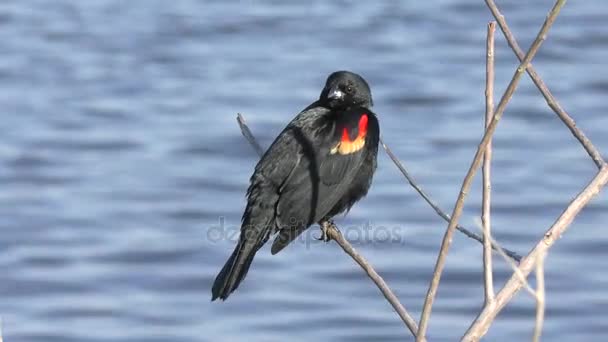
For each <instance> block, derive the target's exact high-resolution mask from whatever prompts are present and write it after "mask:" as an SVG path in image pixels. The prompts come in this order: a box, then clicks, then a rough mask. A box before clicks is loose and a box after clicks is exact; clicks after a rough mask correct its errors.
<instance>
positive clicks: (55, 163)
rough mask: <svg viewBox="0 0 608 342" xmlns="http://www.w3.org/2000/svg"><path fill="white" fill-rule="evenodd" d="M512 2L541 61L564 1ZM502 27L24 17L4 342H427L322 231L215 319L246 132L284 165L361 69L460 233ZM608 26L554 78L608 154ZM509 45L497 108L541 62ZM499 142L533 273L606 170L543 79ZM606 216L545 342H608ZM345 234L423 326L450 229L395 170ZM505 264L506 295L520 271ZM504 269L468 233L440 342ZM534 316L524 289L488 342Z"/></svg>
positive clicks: (512, 217)
mask: <svg viewBox="0 0 608 342" xmlns="http://www.w3.org/2000/svg"><path fill="white" fill-rule="evenodd" d="M498 3H499V5H500V7H501V9H502V10H503V12H504V14H505V15H506V18H507V20H508V22H509V23H510V26H511V28H512V30H513V32H514V33H515V34H516V36H517V38H518V40H519V42H520V45H521V46H522V48H524V49H527V47H528V46H529V44H530V43H531V41H532V39H533V38H534V37H535V36H536V34H537V32H538V29H539V28H540V26H541V24H542V22H543V20H544V18H545V16H546V14H547V12H548V10H549V9H550V7H551V6H552V5H553V1H552V0H537V1H528V2H523V1H519V0H500V1H498ZM490 19H491V17H490V14H489V11H488V10H487V9H486V7H485V5H484V3H483V1H481V0H466V1H465V0H441V1H432V2H422V1H399V2H395V1H377V2H354V1H328V0H322V1H311V2H308V3H306V4H305V3H296V2H283V1H261V0H255V1H254V0H243V1H232V2H228V1H194V0H192V1H182V0H176V1H160V0H150V1H143V0H136V1H119V0H91V1H81V2H76V1H68V0H54V1H50V0H48V1H12V0H4V1H2V2H1V3H0V51H1V53H0V108H1V109H2V116H1V118H2V119H1V120H0V187H1V188H0V228H1V231H2V234H0V270H1V272H0V274H1V277H0V318H1V320H2V327H3V329H2V330H3V334H4V338H5V340H6V341H10V342H14V341H33V342H35V341H45V342H52V341H147V342H151V341H184V342H185V341H239V340H241V341H242V340H247V341H249V342H253V341H285V340H288V341H308V340H311V339H317V340H327V341H329V340H334V341H393V340H394V341H397V340H400V341H401V340H403V339H404V338H405V339H406V340H407V339H408V338H410V337H409V332H408V331H407V330H406V329H405V327H404V326H403V324H402V323H401V321H400V320H399V318H398V317H397V315H396V314H395V313H394V312H393V310H392V308H391V307H390V306H389V305H388V304H387V302H386V301H385V300H384V298H383V297H382V296H381V295H380V294H379V292H378V290H377V288H376V287H375V285H374V284H373V283H372V282H371V281H369V280H368V279H367V278H366V276H365V275H364V273H363V272H362V271H361V269H360V268H359V267H358V266H357V265H355V263H354V262H353V261H352V260H351V259H350V258H349V257H347V256H346V255H345V254H344V253H343V252H342V251H341V250H340V248H338V247H337V246H336V245H335V244H334V243H329V244H324V243H322V242H317V241H315V240H314V237H315V236H317V235H318V228H317V227H314V228H311V229H310V230H308V232H307V234H306V235H305V239H304V240H303V241H300V243H297V244H293V245H291V246H290V247H289V248H287V249H286V250H285V251H283V252H282V253H280V254H278V255H276V256H271V255H270V251H269V248H265V249H263V250H261V251H260V252H259V253H258V256H257V258H256V260H255V262H254V264H253V268H252V271H251V272H250V273H249V275H248V277H247V279H246V281H245V282H244V283H243V284H242V286H241V288H240V289H239V290H238V291H237V292H236V293H235V294H234V295H233V296H232V297H230V298H229V300H228V301H227V302H225V303H215V302H214V303H211V302H210V286H211V283H212V281H213V278H214V277H215V275H216V273H217V272H218V271H219V269H220V267H221V266H222V265H223V263H224V262H225V260H226V259H227V257H228V256H229V254H230V252H231V251H232V249H233V247H234V240H235V238H236V235H235V234H234V233H235V232H236V231H238V224H239V221H240V216H241V214H242V211H243V209H244V204H245V202H244V194H245V191H246V187H247V184H248V178H249V176H250V174H251V172H252V171H253V167H254V165H255V163H256V161H257V157H256V155H255V153H254V152H253V150H252V149H251V147H250V146H249V145H248V144H247V142H246V141H245V140H244V139H243V138H242V137H241V133H240V131H239V128H238V126H237V124H236V121H235V116H236V113H237V112H242V113H243V114H244V115H245V117H246V118H247V120H248V122H249V124H250V127H251V129H252V131H253V132H254V134H256V135H257V137H258V139H259V141H260V142H261V143H262V145H263V146H264V147H266V146H268V144H269V143H270V142H272V140H273V138H274V137H275V136H276V135H277V134H278V133H279V132H280V131H281V129H282V128H283V127H284V125H285V124H286V123H287V122H288V121H289V120H290V119H291V118H292V117H293V116H294V115H295V114H296V113H298V112H299V111H300V110H301V109H302V108H304V107H305V106H307V105H308V104H309V103H311V102H312V101H314V100H315V99H316V98H317V97H318V95H319V92H320V90H321V88H322V86H323V82H324V81H325V78H326V77H327V75H328V74H329V73H330V72H332V71H335V70H340V69H348V70H352V71H355V72H358V73H360V74H362V75H363V76H364V77H365V78H366V79H367V80H368V81H369V82H370V84H371V87H372V91H373V95H374V98H375V103H376V106H375V112H376V113H377V114H378V116H379V118H380V122H381V129H382V134H383V136H384V139H385V141H386V142H387V143H388V144H389V145H390V146H391V147H392V148H393V150H394V152H395V153H396V154H397V155H398V156H399V157H400V158H401V160H402V161H403V162H404V163H405V165H406V167H407V168H408V170H409V171H410V172H411V173H412V175H413V176H414V177H415V178H416V179H417V180H418V182H419V183H420V184H421V186H422V187H423V188H424V189H425V190H426V191H428V192H429V193H430V194H431V196H432V197H433V198H434V199H435V201H436V202H437V203H439V204H440V205H441V206H442V207H443V208H444V209H445V210H446V211H447V212H448V213H449V212H451V207H452V206H453V203H454V201H455V199H456V196H457V194H458V190H459V188H460V185H461V181H462V177H463V176H464V174H465V173H466V170H467V169H468V166H469V164H470V162H471V160H472V157H473V154H474V152H475V148H476V145H477V143H478V141H479V139H480V138H481V133H482V127H483V119H482V117H483V112H484V96H483V92H484V78H485V35H486V25H487V22H488V21H489V20H490ZM606 22H608V4H605V3H602V2H592V1H572V2H569V3H568V4H567V5H566V6H565V7H564V9H563V11H562V14H561V15H560V17H559V18H558V20H557V22H556V24H555V26H554V28H553V29H552V30H551V31H550V33H549V36H548V40H547V41H546V43H545V44H544V45H543V46H542V48H541V50H540V52H539V54H538V56H537V57H536V58H535V60H534V65H535V66H536V68H537V70H538V71H539V73H540V74H541V75H542V77H543V79H544V80H545V81H546V83H547V84H548V85H549V88H550V89H551V90H552V91H553V92H554V94H555V95H556V97H557V98H558V99H559V100H560V102H561V103H562V105H563V106H564V107H565V108H566V110H567V111H568V112H570V113H571V114H572V116H573V117H574V119H575V120H576V122H577V124H578V126H579V127H581V128H582V129H583V130H584V132H585V133H586V134H587V135H588V136H589V137H590V138H591V139H592V140H593V142H594V143H595V144H596V145H597V146H598V148H600V150H604V151H606V150H608V136H607V135H606V127H608V117H607V116H606V115H605V113H606V111H607V109H608V106H607V105H606V102H605V99H606V91H607V90H608V68H607V67H606V66H607V64H606V59H607V58H608V25H606ZM496 37H497V39H496V42H497V57H496V66H497V70H496V77H497V78H496V101H497V102H498V99H499V97H500V95H501V94H502V92H503V90H504V89H505V87H506V84H507V82H508V81H509V80H510V78H511V76H512V74H513V71H514V69H515V68H516V66H517V64H518V63H517V60H516V58H515V56H514V55H513V53H512V52H511V51H510V49H509V48H508V47H507V45H506V43H505V41H504V39H503V37H502V35H501V34H500V31H497V34H496ZM494 146H495V147H494V163H493V191H494V192H493V208H492V209H493V212H492V214H493V217H492V222H493V232H494V235H495V238H496V239H497V240H498V241H499V242H501V243H502V244H503V245H504V246H506V247H508V248H511V249H513V250H515V251H518V252H520V253H521V254H525V253H527V251H528V250H529V249H530V248H531V247H532V246H533V245H534V244H535V243H536V241H537V240H538V238H539V237H540V236H541V235H542V234H543V232H544V231H545V230H546V229H547V228H548V227H549V226H550V224H551V223H552V222H553V221H554V219H555V218H556V217H557V215H559V214H560V212H561V211H562V210H563V208H564V207H565V206H566V204H567V203H568V201H569V200H570V199H571V198H572V197H573V196H574V195H575V194H576V193H577V192H578V191H579V190H580V189H581V188H582V187H583V186H584V185H585V184H586V183H587V182H588V181H589V180H590V179H591V178H592V177H593V175H594V174H595V172H596V169H595V166H594V164H593V163H592V162H591V160H590V159H589V158H588V157H587V155H586V153H585V152H584V150H583V149H582V148H581V147H580V146H579V144H578V142H577V141H576V140H575V139H574V138H573V137H572V136H571V135H570V133H569V131H568V130H567V129H566V128H565V126H563V124H562V123H561V122H560V121H559V119H558V118H557V117H556V116H555V115H554V114H553V113H552V111H551V110H550V109H549V108H548V107H547V106H546V104H545V102H544V100H543V99H542V97H541V95H540V94H539V92H538V91H537V89H536V88H535V87H534V85H533V84H532V82H531V81H530V80H529V78H528V77H527V76H525V77H524V78H522V82H521V85H520V87H519V89H518V91H517V92H516V94H515V96H514V99H513V101H512V102H511V103H510V105H509V106H508V108H507V111H506V112H505V115H504V118H503V120H502V121H501V122H500V124H499V127H498V130H497V133H496V139H495V145H494ZM479 189H480V182H479V177H478V179H477V180H476V183H475V185H474V191H472V193H471V194H470V196H469V198H468V204H467V207H466V210H465V213H464V215H463V218H462V220H461V223H462V224H463V225H465V226H467V227H469V228H471V229H472V230H475V231H478V228H477V226H476V224H475V223H474V222H475V218H476V217H478V216H479V207H480V205H479V203H480V196H479ZM606 199H607V196H606V195H605V194H603V195H601V196H599V197H598V198H597V199H595V200H594V201H593V202H592V204H591V205H590V206H588V207H587V208H586V209H585V210H584V211H583V212H582V213H581V215H580V216H579V217H578V218H577V219H576V221H575V222H574V225H573V227H572V229H571V230H570V231H568V233H567V234H566V236H565V237H564V238H563V239H562V240H560V241H559V242H558V243H557V245H556V246H555V248H553V249H552V250H551V252H550V254H549V256H548V259H547V268H546V272H547V280H546V282H547V316H546V322H545V329H544V337H545V339H546V340H549V341H551V340H557V339H558V338H559V339H560V340H564V341H568V340H570V341H572V340H584V341H602V340H605V336H606V335H607V334H608V326H607V325H606V324H605V321H606V320H607V319H608V311H607V309H606V308H607V307H608V291H607V289H608V276H607V275H606V274H607V272H606V271H608V265H607V264H606V263H605V260H606V255H607V253H608V252H607V251H608V236H606V234H605V232H604V231H603V229H605V224H606V222H607V221H608V211H607V209H608V208H607V204H606ZM337 222H338V224H339V225H340V226H341V227H342V228H343V230H347V231H349V232H351V233H352V234H349V235H348V237H349V239H350V240H351V241H352V242H353V244H354V245H355V247H356V248H357V249H358V250H359V251H360V252H361V253H362V254H363V255H364V256H366V257H367V258H368V259H369V261H370V262H371V263H372V264H373V265H374V266H375V268H376V269H377V271H378V272H379V273H380V274H381V275H382V276H384V278H385V280H386V281H387V282H388V284H389V285H390V286H391V287H392V288H393V290H394V291H395V292H396V294H397V295H398V296H399V298H400V299H401V301H402V302H403V304H404V305H405V306H406V307H407V308H408V309H409V310H410V312H411V313H412V314H413V315H414V316H415V317H418V316H419V314H420V311H421V308H422V304H423V300H424V295H425V293H426V290H427V288H428V282H429V280H430V277H431V274H432V271H433V266H434V263H435V260H436V253H437V251H438V247H439V244H440V241H441V238H442V236H443V233H444V230H445V227H446V226H447V225H446V223H445V222H443V221H442V220H441V219H440V218H439V217H438V216H437V215H436V214H435V213H434V212H433V211H432V209H431V208H430V207H428V206H427V204H426V203H424V202H423V200H422V199H421V198H420V197H419V196H418V195H417V194H415V193H414V191H413V190H412V189H411V188H410V187H409V185H408V184H407V183H406V182H405V181H404V179H403V177H402V175H401V174H400V173H399V172H398V170H397V169H396V168H395V166H394V165H393V164H392V162H391V161H390V160H389V159H388V158H387V157H386V155H385V154H384V153H383V152H381V153H380V155H379V168H378V172H377V174H376V177H375V180H374V184H373V187H372V189H371V191H370V193H369V195H368V196H367V198H366V199H364V200H363V201H361V202H360V203H359V204H357V205H356V206H355V207H354V209H353V210H352V211H351V212H350V214H349V215H348V216H347V217H345V218H338V219H337ZM353 227H354V228H353ZM351 228H352V229H351ZM218 232H219V233H218ZM378 232H381V233H382V234H381V233H378ZM495 258H496V261H495V266H496V273H495V275H496V286H497V287H500V286H502V284H503V283H504V281H505V280H506V279H507V277H508V276H510V274H511V271H510V269H509V266H507V265H506V264H505V263H504V262H503V261H502V260H501V259H500V257H499V256H496V257H495ZM481 265H482V263H481V245H480V244H478V243H477V242H474V241H473V240H470V239H468V238H466V237H464V236H463V235H462V234H459V233H458V234H457V235H456V237H455V239H454V244H453V246H452V249H451V252H450V255H449V258H448V262H447V266H446V270H445V273H444V276H443V278H442V283H441V286H440V288H439V293H438V297H437V300H436V304H435V306H434V310H433V315H432V316H431V321H430V322H431V323H430V328H429V340H430V341H449V340H455V339H457V338H459V337H460V336H461V335H462V334H463V332H464V331H465V330H466V328H467V327H468V325H469V323H470V322H471V321H472V320H473V318H474V317H475V316H476V314H477V312H478V310H479V308H480V306H481V305H482V302H483V299H482V298H483V288H482V270H481ZM533 316H534V301H533V299H532V298H531V297H530V296H529V295H528V294H526V293H524V292H522V293H520V294H519V295H518V296H517V297H516V299H515V300H514V301H513V302H512V303H510V304H509V306H508V307H507V309H506V310H505V311H503V312H502V313H501V315H500V316H499V318H498V319H497V321H496V322H495V324H494V325H493V326H492V327H491V329H490V332H489V334H488V337H487V340H489V341H521V340H528V339H529V338H530V336H531V334H532V330H533V325H534V319H533Z"/></svg>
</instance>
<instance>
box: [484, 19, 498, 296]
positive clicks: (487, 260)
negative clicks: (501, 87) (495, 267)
mask: <svg viewBox="0 0 608 342" xmlns="http://www.w3.org/2000/svg"><path fill="white" fill-rule="evenodd" d="M495 31H496V22H495V21H492V22H490V23H489V24H488V33H487V34H488V37H487V40H486V92H485V96H486V115H485V119H486V120H485V127H486V128H487V127H488V126H489V125H490V121H492V117H493V116H494V32H495ZM491 163H492V140H490V141H489V142H488V147H487V148H486V152H485V153H484V156H483V165H482V167H481V172H482V175H483V189H482V196H481V197H482V199H481V221H482V227H483V279H484V294H485V301H486V304H488V303H491V302H492V301H494V279H493V275H492V242H491V241H492V234H491V230H490V203H491V198H490V196H491V195H490V194H491V186H492V183H491V171H490V165H491Z"/></svg>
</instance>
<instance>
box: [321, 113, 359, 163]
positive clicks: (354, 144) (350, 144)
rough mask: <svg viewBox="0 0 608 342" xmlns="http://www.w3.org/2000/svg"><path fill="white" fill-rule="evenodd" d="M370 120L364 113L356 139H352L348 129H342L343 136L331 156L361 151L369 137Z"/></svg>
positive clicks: (332, 150)
mask: <svg viewBox="0 0 608 342" xmlns="http://www.w3.org/2000/svg"><path fill="white" fill-rule="evenodd" d="M368 120H369V118H368V117H367V114H366V113H363V114H362V115H361V117H360V118H359V125H358V127H357V137H356V138H355V139H352V140H351V138H350V132H349V130H348V128H347V127H344V128H342V136H341V138H340V141H339V142H338V144H336V146H334V148H332V149H331V151H330V153H331V154H336V153H339V154H342V155H346V154H351V153H355V152H358V151H360V150H361V149H362V148H363V146H365V137H366V136H367V125H368Z"/></svg>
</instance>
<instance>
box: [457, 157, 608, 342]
mask: <svg viewBox="0 0 608 342" xmlns="http://www.w3.org/2000/svg"><path fill="white" fill-rule="evenodd" d="M606 183H608V166H604V167H602V169H601V170H600V172H598V173H597V174H596V175H595V177H594V178H593V180H591V182H590V183H589V184H588V185H587V186H586V187H585V188H584V189H583V190H582V191H581V192H580V193H579V194H578V195H577V196H576V197H575V198H574V199H573V200H572V201H571V202H570V204H569V205H568V207H566V209H565V210H564V211H563V212H562V214H561V215H560V216H559V217H558V219H557V220H556V221H555V223H553V225H552V226H551V228H549V230H548V231H547V232H546V233H545V234H544V236H543V237H542V238H541V239H540V241H539V242H538V243H537V244H536V246H535V247H534V249H532V250H531V251H530V253H529V254H528V255H527V256H526V257H524V258H523V259H522V261H521V263H520V264H519V267H518V270H519V271H520V272H521V274H523V275H524V276H527V275H528V274H530V272H532V270H533V269H534V267H535V266H536V263H537V259H539V257H540V256H542V255H546V253H547V251H548V250H549V248H551V246H553V244H554V243H555V242H556V241H557V239H558V238H560V237H561V235H562V234H563V233H564V232H565V231H566V230H567V229H568V228H569V226H570V224H571V223H572V221H573V220H574V218H575V217H576V215H578V213H579V212H580V211H581V210H582V209H583V208H584V207H585V206H586V205H587V203H589V201H591V199H593V198H594V197H595V196H597V194H599V192H600V191H601V190H602V188H603V187H604V186H605V185H606ZM521 287H522V280H521V278H520V277H518V276H517V275H515V274H514V275H512V276H511V278H509V280H508V281H507V283H506V284H505V286H504V287H503V288H502V289H501V290H500V291H499V292H498V293H497V294H496V298H495V304H494V305H493V306H492V307H487V306H486V307H484V308H483V309H482V311H481V312H480V313H479V315H478V316H477V318H476V319H475V321H474V322H473V323H472V324H471V326H470V327H469V329H468V330H467V332H466V334H465V335H464V336H463V338H462V340H463V341H478V340H479V339H480V338H481V337H483V336H484V335H485V334H486V333H487V331H488V328H489V327H490V324H492V322H493V321H494V319H495V318H496V315H498V313H499V312H500V311H501V310H502V308H504V306H505V305H506V304H507V303H508V302H509V301H510V300H511V299H512V298H513V296H514V295H515V294H516V293H517V292H518V291H519V290H521Z"/></svg>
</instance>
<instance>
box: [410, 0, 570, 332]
mask: <svg viewBox="0 0 608 342" xmlns="http://www.w3.org/2000/svg"><path fill="white" fill-rule="evenodd" d="M565 2H566V0H557V2H556V4H555V6H554V7H553V8H552V9H551V12H550V13H549V15H548V16H547V19H546V20H545V22H544V24H543V26H542V28H541V30H540V32H539V33H538V35H537V36H536V39H534V42H533V43H532V46H531V47H530V50H528V53H527V54H526V56H525V57H524V60H523V61H522V62H521V64H520V65H519V67H518V68H517V70H516V71H515V74H514V75H513V78H512V79H511V82H510V83H509V86H508V87H507V90H506V91H505V93H504V94H503V96H502V98H501V100H500V102H499V104H498V106H497V108H496V113H495V114H494V116H493V118H492V122H491V123H490V125H488V127H487V130H486V133H485V135H484V137H483V139H482V140H481V143H480V144H479V147H478V148H477V152H476V153H475V157H474V158H473V162H472V163H471V166H470V168H469V171H468V172H467V175H466V176H465V179H464V181H463V183H462V187H461V190H460V193H459V195H458V199H457V201H456V205H455V206H454V211H453V212H452V219H451V220H450V223H449V224H448V228H447V230H446V232H445V235H444V237H443V241H442V243H441V249H440V251H439V256H438V258H437V262H436V263H435V271H434V272H433V278H432V279H431V283H430V285H429V289H428V291H427V295H426V298H425V301H424V307H423V310H422V315H421V318H420V324H419V329H418V335H417V337H416V340H417V341H421V340H422V337H424V336H425V334H426V329H427V327H428V320H429V317H430V315H431V308H432V306H433V302H434V300H435V296H436V295H437V288H438V287H439V281H440V280H441V274H442V273H443V267H444V266H445V260H446V258H447V254H448V251H449V249H450V245H451V244H452V236H453V235H454V229H455V227H456V224H457V223H458V219H459V218H460V215H461V214H462V209H463V207H464V199H465V197H466V194H467V192H468V191H469V189H470V187H471V183H472V181H473V177H474V176H475V172H476V171H477V169H478V168H479V164H480V163H481V158H482V156H483V154H484V153H485V149H486V147H487V145H488V142H489V141H490V139H491V138H492V135H493V134H494V131H495V130H496V127H497V125H498V122H499V120H500V118H501V117H502V114H503V112H504V110H505V108H506V106H507V103H508V102H509V100H510V99H511V97H512V96H513V93H514V92H515V88H517V85H518V83H519V80H520V79H521V76H522V74H523V72H524V70H525V69H526V67H527V66H528V64H529V63H530V61H531V60H532V58H533V57H534V55H535V54H536V52H538V49H539V48H540V46H541V45H542V43H543V42H544V40H545V37H546V35H547V32H548V30H549V28H550V27H551V25H552V24H553V22H554V21H555V18H556V17H557V15H558V14H559V11H560V10H561V8H562V6H563V5H564V3H565Z"/></svg>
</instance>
